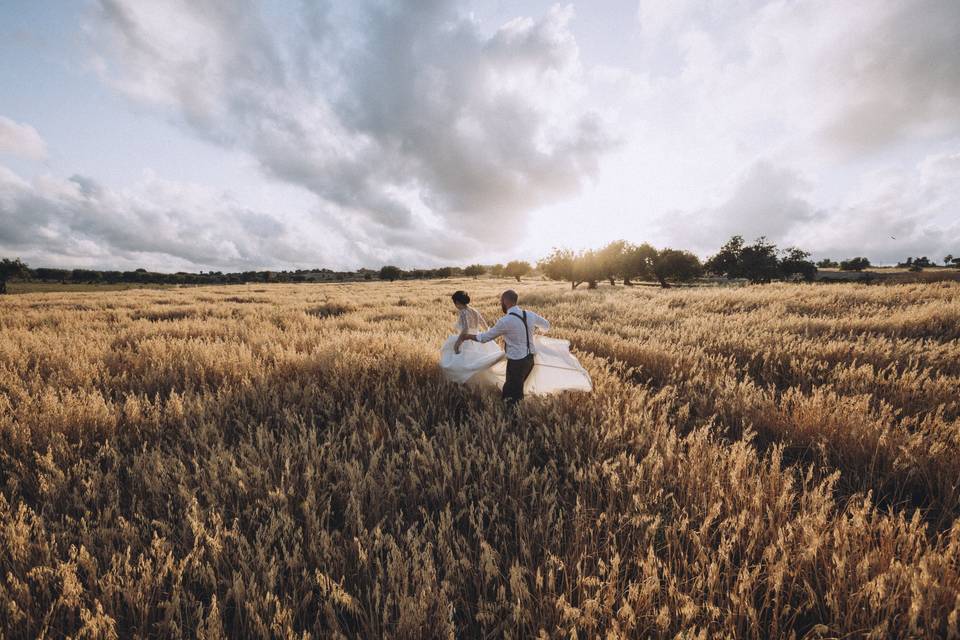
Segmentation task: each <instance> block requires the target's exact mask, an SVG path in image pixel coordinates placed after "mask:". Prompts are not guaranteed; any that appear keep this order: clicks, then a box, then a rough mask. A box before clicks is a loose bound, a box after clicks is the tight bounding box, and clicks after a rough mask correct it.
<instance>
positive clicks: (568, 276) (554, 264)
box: [537, 248, 576, 282]
mask: <svg viewBox="0 0 960 640" xmlns="http://www.w3.org/2000/svg"><path fill="white" fill-rule="evenodd" d="M575 259H576V256H575V255H574V253H573V251H571V250H570V249H557V248H554V249H553V251H551V252H550V255H548V256H547V257H546V258H543V259H541V260H540V261H539V262H538V263H537V268H538V269H539V270H540V271H541V273H543V275H545V276H547V278H549V279H550V280H560V281H564V280H565V281H568V282H572V281H573V261H574V260H575Z"/></svg>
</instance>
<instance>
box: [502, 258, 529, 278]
mask: <svg viewBox="0 0 960 640" xmlns="http://www.w3.org/2000/svg"><path fill="white" fill-rule="evenodd" d="M532 270H533V267H531V266H530V263H529V262H525V261H523V260H511V261H510V262H508V263H507V266H505V267H504V268H503V275H505V276H507V277H508V278H516V279H517V282H520V281H521V280H520V278H521V277H522V276H525V275H527V274H528V273H530V272H531V271H532Z"/></svg>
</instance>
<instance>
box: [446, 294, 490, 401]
mask: <svg viewBox="0 0 960 640" xmlns="http://www.w3.org/2000/svg"><path fill="white" fill-rule="evenodd" d="M450 297H451V298H452V299H453V306H455V307H456V308H457V323H456V325H455V326H454V329H455V330H456V331H457V333H456V334H455V335H452V336H450V337H448V338H447V340H446V342H444V343H443V347H442V348H441V349H440V368H441V369H442V370H443V373H444V375H445V376H446V377H447V379H448V380H451V381H453V382H459V383H460V384H463V383H470V384H479V385H493V384H496V383H497V380H496V377H495V376H493V375H492V371H491V367H493V365H495V364H497V363H498V362H499V361H500V360H501V359H503V357H504V353H503V349H501V348H500V345H498V344H497V343H496V342H487V343H480V342H467V343H465V344H463V345H461V346H460V347H459V349H458V348H457V343H458V342H460V338H461V337H463V336H466V335H469V334H472V333H480V332H481V331H486V330H487V328H488V327H487V322H486V320H484V319H483V315H481V314H480V312H479V311H477V310H476V309H474V308H473V307H471V306H470V296H469V295H467V292H466V291H457V292H456V293H454V294H453V295H452V296H450ZM458 351H459V353H458Z"/></svg>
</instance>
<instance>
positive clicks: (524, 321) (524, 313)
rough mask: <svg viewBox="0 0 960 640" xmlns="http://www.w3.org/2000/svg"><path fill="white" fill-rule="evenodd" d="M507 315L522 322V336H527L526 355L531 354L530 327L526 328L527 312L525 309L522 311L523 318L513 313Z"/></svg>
mask: <svg viewBox="0 0 960 640" xmlns="http://www.w3.org/2000/svg"><path fill="white" fill-rule="evenodd" d="M509 315H511V316H513V317H514V318H517V319H518V320H520V321H521V322H523V334H524V335H525V336H527V355H530V353H531V351H530V327H528V326H527V310H526V309H524V310H523V317H522V318H521V317H520V316H518V315H517V314H515V313H511V314H509Z"/></svg>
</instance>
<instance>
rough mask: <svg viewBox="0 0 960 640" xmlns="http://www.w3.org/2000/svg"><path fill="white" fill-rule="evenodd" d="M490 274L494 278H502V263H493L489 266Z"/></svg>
mask: <svg viewBox="0 0 960 640" xmlns="http://www.w3.org/2000/svg"><path fill="white" fill-rule="evenodd" d="M490 275H492V276H493V277H495V278H502V277H503V265H502V264H495V265H493V266H492V267H490Z"/></svg>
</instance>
